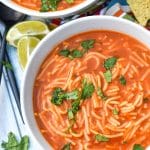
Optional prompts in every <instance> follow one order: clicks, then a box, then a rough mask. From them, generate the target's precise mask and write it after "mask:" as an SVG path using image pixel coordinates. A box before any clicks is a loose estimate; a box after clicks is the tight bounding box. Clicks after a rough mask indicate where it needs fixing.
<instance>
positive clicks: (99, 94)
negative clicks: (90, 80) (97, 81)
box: [97, 88, 107, 101]
mask: <svg viewBox="0 0 150 150" xmlns="http://www.w3.org/2000/svg"><path fill="white" fill-rule="evenodd" d="M97 94H98V96H99V97H101V99H102V100H104V101H105V100H107V96H105V95H104V93H103V91H102V89H100V88H98V89H97Z"/></svg>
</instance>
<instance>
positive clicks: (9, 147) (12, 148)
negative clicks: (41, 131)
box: [1, 132, 29, 150]
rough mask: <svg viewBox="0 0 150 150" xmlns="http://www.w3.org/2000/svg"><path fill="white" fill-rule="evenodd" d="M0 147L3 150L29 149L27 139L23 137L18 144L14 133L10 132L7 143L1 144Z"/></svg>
mask: <svg viewBox="0 0 150 150" xmlns="http://www.w3.org/2000/svg"><path fill="white" fill-rule="evenodd" d="M1 147H2V148H3V149H4V150H28V147H29V138H28V136H24V137H22V138H21V141H20V143H19V142H18V141H17V139H16V136H15V135H14V133H12V132H10V133H9V134H8V142H4V141H3V142H2V144H1Z"/></svg>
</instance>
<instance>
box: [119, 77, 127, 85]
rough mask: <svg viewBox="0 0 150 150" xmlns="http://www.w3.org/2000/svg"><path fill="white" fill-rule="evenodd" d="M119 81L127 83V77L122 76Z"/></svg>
mask: <svg viewBox="0 0 150 150" xmlns="http://www.w3.org/2000/svg"><path fill="white" fill-rule="evenodd" d="M119 81H120V83H121V84H122V85H126V79H125V77H124V76H120V78H119Z"/></svg>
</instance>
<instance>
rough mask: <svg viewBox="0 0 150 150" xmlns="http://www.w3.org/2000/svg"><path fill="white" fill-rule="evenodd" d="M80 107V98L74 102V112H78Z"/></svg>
mask: <svg viewBox="0 0 150 150" xmlns="http://www.w3.org/2000/svg"><path fill="white" fill-rule="evenodd" d="M79 108H80V100H75V101H74V102H73V103H72V112H73V113H74V114H76V113H77V111H78V110H79Z"/></svg>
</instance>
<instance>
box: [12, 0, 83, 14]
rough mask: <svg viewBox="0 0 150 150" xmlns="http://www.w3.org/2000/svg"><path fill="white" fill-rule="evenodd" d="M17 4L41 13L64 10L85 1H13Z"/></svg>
mask: <svg viewBox="0 0 150 150" xmlns="http://www.w3.org/2000/svg"><path fill="white" fill-rule="evenodd" d="M13 1H14V2H16V3H17V4H19V5H21V6H24V7H26V8H30V9H33V10H39V11H42V12H47V11H56V10H64V9H67V8H70V7H73V6H75V5H78V4H80V3H82V2H83V1H85V0H13Z"/></svg>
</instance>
